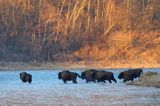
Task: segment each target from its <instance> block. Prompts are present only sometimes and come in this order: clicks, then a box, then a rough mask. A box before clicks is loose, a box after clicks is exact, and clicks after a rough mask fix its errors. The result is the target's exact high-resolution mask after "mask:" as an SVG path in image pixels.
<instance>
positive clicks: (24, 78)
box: [20, 72, 32, 84]
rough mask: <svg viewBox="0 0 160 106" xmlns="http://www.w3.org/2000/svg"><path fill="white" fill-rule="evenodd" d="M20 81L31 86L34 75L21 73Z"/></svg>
mask: <svg viewBox="0 0 160 106" xmlns="http://www.w3.org/2000/svg"><path fill="white" fill-rule="evenodd" d="M20 79H21V80H22V82H29V83H30V84H31V82H32V75H31V74H28V73H27V72H21V73H20Z"/></svg>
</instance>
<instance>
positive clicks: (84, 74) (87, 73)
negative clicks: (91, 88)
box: [81, 69, 97, 83]
mask: <svg viewBox="0 0 160 106" xmlns="http://www.w3.org/2000/svg"><path fill="white" fill-rule="evenodd" d="M95 72H97V70H94V69H89V70H86V71H84V72H82V73H81V78H82V79H85V80H86V83H88V82H92V81H93V82H96V81H95V79H94V78H93V74H94V73H95Z"/></svg>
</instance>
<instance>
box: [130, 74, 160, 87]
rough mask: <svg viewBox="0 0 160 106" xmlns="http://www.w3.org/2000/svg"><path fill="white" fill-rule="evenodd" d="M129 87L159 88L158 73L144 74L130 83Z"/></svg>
mask: <svg viewBox="0 0 160 106" xmlns="http://www.w3.org/2000/svg"><path fill="white" fill-rule="evenodd" d="M129 85H137V86H152V87H157V88H160V73H157V72H146V73H144V75H142V76H141V77H140V79H139V80H137V81H134V82H130V83H129Z"/></svg>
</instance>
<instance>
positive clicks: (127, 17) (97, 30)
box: [0, 0, 160, 64]
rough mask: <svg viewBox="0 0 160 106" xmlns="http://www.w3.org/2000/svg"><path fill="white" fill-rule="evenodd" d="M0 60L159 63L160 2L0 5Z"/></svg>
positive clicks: (53, 0) (36, 0) (51, 0)
mask: <svg viewBox="0 0 160 106" xmlns="http://www.w3.org/2000/svg"><path fill="white" fill-rule="evenodd" d="M0 61H2V62H3V61H5V62H7V61H11V62H14V61H23V62H32V61H36V62H55V61H56V62H57V61H60V62H61V61H105V62H106V63H107V64H108V63H126V62H131V63H132V62H133V63H140V64H143V63H155V64H157V63H158V64H160V0H0Z"/></svg>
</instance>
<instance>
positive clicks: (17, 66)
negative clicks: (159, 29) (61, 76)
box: [0, 62, 160, 71]
mask: <svg viewBox="0 0 160 106" xmlns="http://www.w3.org/2000/svg"><path fill="white" fill-rule="evenodd" d="M91 68H94V69H126V68H149V69H151V68H160V64H150V65H148V64H102V63H101V62H55V63H36V62H32V63H25V62H5V63H2V62H1V63H0V71H2V70H4V71H6V70H54V69H59V70H63V69H71V70H72V69H91Z"/></svg>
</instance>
